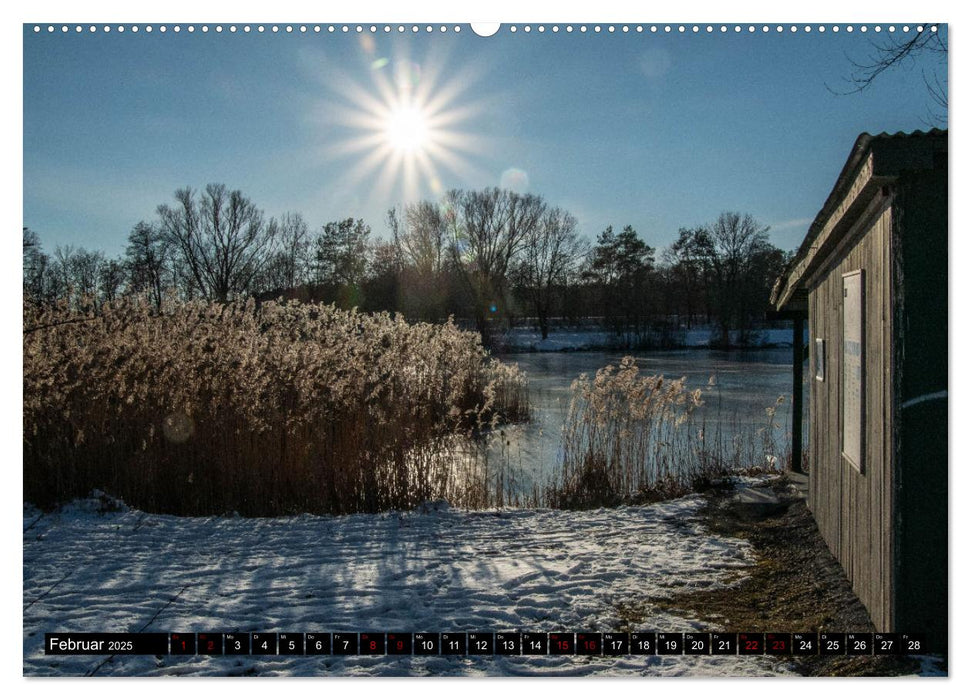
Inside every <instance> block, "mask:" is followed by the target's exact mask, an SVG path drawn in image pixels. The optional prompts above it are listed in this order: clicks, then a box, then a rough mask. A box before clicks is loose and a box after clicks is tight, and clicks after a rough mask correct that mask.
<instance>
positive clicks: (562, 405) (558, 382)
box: [487, 348, 792, 492]
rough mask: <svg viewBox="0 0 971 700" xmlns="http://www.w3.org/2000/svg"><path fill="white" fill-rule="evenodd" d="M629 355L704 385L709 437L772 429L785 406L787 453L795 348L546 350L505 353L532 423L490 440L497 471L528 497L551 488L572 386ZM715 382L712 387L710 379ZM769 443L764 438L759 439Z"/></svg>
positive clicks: (703, 415)
mask: <svg viewBox="0 0 971 700" xmlns="http://www.w3.org/2000/svg"><path fill="white" fill-rule="evenodd" d="M625 354H630V355H632V356H633V357H635V358H636V360H637V365H638V367H639V368H640V369H641V371H642V372H643V373H645V374H648V375H653V374H660V375H664V377H666V378H670V379H679V378H681V377H686V378H687V385H688V388H689V389H694V388H698V387H701V388H702V389H703V391H704V401H705V405H704V406H703V407H701V409H699V410H700V413H699V415H698V416H697V418H698V420H703V421H704V423H705V426H706V432H707V434H708V435H709V436H713V435H716V434H718V431H719V429H720V430H721V434H722V436H723V439H725V440H731V438H732V436H733V435H735V434H737V433H739V432H740V430H739V429H742V431H743V432H751V433H753V434H754V433H755V431H759V430H761V429H763V428H766V427H767V426H768V425H769V417H768V416H767V414H766V410H765V409H766V408H767V407H771V406H775V405H776V402H777V400H778V399H779V397H780V396H784V397H785V400H784V402H783V403H782V404H781V405H779V406H778V411H777V413H776V415H775V423H776V425H777V427H776V428H775V429H773V431H772V433H773V435H772V439H773V441H774V442H775V443H776V444H777V445H778V446H779V449H780V450H781V449H783V445H784V444H785V442H786V440H787V435H788V432H789V421H790V415H791V413H790V412H791V393H792V365H791V362H792V350H790V349H788V348H785V349H766V350H728V351H723V350H696V349H691V350H668V351H651V352H630V353H623V352H567V353H558V352H544V353H514V354H507V355H502V356H500V359H502V360H503V361H504V362H508V363H516V364H518V365H519V367H520V368H521V369H523V370H524V371H525V372H526V374H527V375H528V377H529V391H530V405H531V409H532V421H531V422H530V423H528V424H524V425H515V426H506V427H505V428H504V429H503V430H502V431H501V432H497V433H495V434H492V435H491V436H490V437H489V438H488V450H487V455H488V460H489V465H490V469H506V470H508V471H510V472H512V473H513V474H515V477H514V478H515V479H517V481H518V482H519V485H520V488H521V490H522V491H523V492H528V491H529V490H530V489H531V488H532V487H533V485H534V484H544V483H546V482H547V481H548V480H549V478H551V477H552V476H553V475H554V474H555V473H557V472H558V470H559V468H560V465H561V462H562V446H561V433H562V429H563V424H564V421H565V419H566V417H567V412H568V410H569V406H570V396H571V392H570V385H571V383H572V382H573V380H574V379H576V378H577V377H578V376H579V375H580V374H581V373H587V374H588V375H590V376H591V377H592V376H593V375H594V374H596V372H597V370H598V369H600V368H602V367H605V366H607V365H614V366H617V365H618V364H619V363H620V360H621V358H622V357H623V356H624V355H625ZM712 381H713V383H712V384H711V385H709V382H712ZM759 439H760V440H761V437H760V438H759Z"/></svg>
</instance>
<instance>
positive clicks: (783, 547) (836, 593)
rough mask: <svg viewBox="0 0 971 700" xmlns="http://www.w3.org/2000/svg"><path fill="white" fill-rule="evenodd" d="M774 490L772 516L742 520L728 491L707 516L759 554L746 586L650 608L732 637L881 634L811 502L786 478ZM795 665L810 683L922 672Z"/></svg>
mask: <svg viewBox="0 0 971 700" xmlns="http://www.w3.org/2000/svg"><path fill="white" fill-rule="evenodd" d="M769 485H770V487H771V488H772V489H773V491H775V493H776V494H777V495H778V496H779V498H780V501H781V504H780V507H779V509H778V510H777V512H775V513H774V514H770V515H765V514H761V515H753V514H751V513H746V512H740V509H737V508H733V507H732V505H731V495H732V493H733V491H732V490H730V489H726V488H722V489H715V490H712V491H709V492H708V493H707V494H706V497H707V501H708V504H707V505H706V506H705V507H704V508H703V509H702V511H701V515H702V517H703V519H704V523H705V526H706V527H707V528H708V529H709V530H710V531H711V532H712V534H716V535H729V536H733V537H739V538H742V539H745V540H748V541H749V542H750V543H751V544H752V546H753V547H754V549H755V553H756V564H755V565H754V566H752V567H751V569H750V570H749V571H747V572H745V573H744V574H743V575H745V576H746V578H745V579H744V580H743V581H742V582H741V583H740V585H739V586H738V587H734V588H731V589H721V590H708V591H698V592H691V591H688V592H675V593H673V594H672V595H671V596H670V597H667V598H664V599H661V600H652V601H651V603H652V606H653V607H655V608H660V609H663V610H667V611H669V612H671V613H676V614H688V615H690V616H691V617H693V618H697V619H703V620H706V621H708V622H711V623H713V624H716V625H718V626H719V627H722V628H724V629H726V630H730V631H746V630H753V631H773V632H822V631H831V632H874V631H876V630H875V629H874V627H873V623H872V622H871V621H870V617H869V615H868V613H867V611H866V608H865V607H864V606H863V604H862V603H861V602H860V600H859V598H857V596H856V594H855V593H854V592H853V589H852V588H851V586H850V582H849V581H848V580H847V578H846V575H845V574H844V573H843V570H842V568H841V567H840V565H839V563H838V562H837V561H836V559H835V558H834V557H833V556H832V554H831V553H830V551H829V549H827V547H826V544H825V542H824V541H823V539H822V537H821V536H820V534H819V531H818V530H817V528H816V524H815V521H814V520H813V517H812V514H811V513H810V512H809V509H808V508H807V507H806V504H805V502H804V501H803V500H802V498H801V497H800V496H799V494H798V493H797V492H796V490H795V489H794V488H793V487H792V486H791V485H790V484H789V482H788V480H787V479H786V478H785V477H779V478H778V479H775V480H773V481H772V482H771V484H769ZM793 662H794V664H795V667H796V670H797V671H798V672H799V673H802V674H804V675H808V676H896V675H902V674H912V673H916V672H918V671H919V670H920V666H921V664H920V661H919V660H917V659H914V658H908V657H891V656H872V657H858V656H846V657H833V656H815V657H802V658H800V657H794V658H793ZM944 663H945V664H946V659H945V661H944ZM945 669H946V666H945V668H944V669H941V670H945ZM945 672H946V670H945Z"/></svg>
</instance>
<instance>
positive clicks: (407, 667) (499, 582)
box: [23, 496, 791, 676]
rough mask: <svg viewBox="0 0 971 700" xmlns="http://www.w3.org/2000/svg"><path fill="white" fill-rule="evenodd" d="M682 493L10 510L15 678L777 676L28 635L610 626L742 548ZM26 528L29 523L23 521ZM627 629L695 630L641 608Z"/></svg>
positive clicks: (643, 663) (725, 662)
mask: <svg viewBox="0 0 971 700" xmlns="http://www.w3.org/2000/svg"><path fill="white" fill-rule="evenodd" d="M702 503H703V500H702V499H701V498H700V497H697V496H694V497H687V498H682V499H679V500H676V501H669V502H666V503H659V504H655V505H651V506H647V507H641V508H619V509H613V510H606V509H605V510H595V511H586V512H566V511H549V510H535V511H502V512H498V513H497V512H491V511H490V512H465V511H458V510H454V509H450V508H448V507H447V506H441V507H438V508H431V509H425V512H423V511H415V512H407V513H388V514H380V515H352V516H343V517H317V516H309V515H304V516H297V517H288V518H263V519H261V518H257V519H249V518H233V517H212V518H182V517H173V516H160V515H150V514H146V513H142V512H139V511H136V510H130V509H123V510H122V511H120V512H114V513H99V512H98V508H97V501H94V500H92V501H81V502H77V503H75V504H73V505H71V506H70V507H68V508H66V509H64V510H63V511H61V512H59V513H56V514H50V515H43V516H41V514H40V513H39V512H38V511H36V510H34V509H33V508H31V507H29V506H26V507H25V508H24V528H25V531H24V535H23V556H24V592H23V606H24V629H23V635H24V636H23V642H24V646H23V653H24V666H23V668H24V673H25V674H26V675H86V674H88V673H91V672H95V671H96V673H97V675H145V676H158V675H234V676H235V675H348V676H350V675H733V676H749V675H751V676H754V675H782V674H789V673H791V671H790V670H789V669H788V667H787V666H786V664H785V663H784V662H781V661H777V660H773V659H772V658H770V657H746V656H728V657H670V656H660V657H659V656H652V657H636V656H628V657H616V658H615V657H596V658H592V657H583V656H571V657H566V656H550V657H517V658H511V657H464V658H457V657H444V656H440V657H388V656H381V657H361V656H355V657H334V656H325V657H310V656H307V657H288V656H280V657H266V656H253V657H204V656H196V657H175V656H172V657H154V656H148V657H126V656H118V657H114V658H113V659H110V660H108V661H106V658H107V657H105V656H75V657H71V656H44V654H43V638H44V633H45V632H55V631H58V632H94V631H100V632H137V631H146V632H153V631H155V632H175V631H186V632H203V631H211V632H231V631H244V632H246V631H265V632H312V631H320V632H333V631H349V632H363V631H381V632H384V631H403V632H420V631H428V632H440V631H450V630H451V631H503V630H507V631H514V630H523V631H570V632H573V631H584V630H588V631H611V630H615V629H617V628H618V626H619V624H620V620H619V618H618V616H617V608H616V606H617V605H621V604H624V603H643V602H645V601H646V600H647V599H648V598H650V597H652V596H663V595H665V594H667V593H670V592H671V591H673V590H678V589H685V588H692V589H699V588H706V587H716V586H724V585H730V584H729V580H730V579H731V578H732V575H733V574H734V575H735V576H734V577H735V578H736V579H737V576H738V570H739V569H740V568H742V567H745V566H747V565H749V564H750V563H751V562H752V552H751V548H750V546H749V545H748V544H747V543H746V542H744V541H742V540H736V539H731V538H725V537H714V536H712V535H710V534H707V533H705V532H704V531H703V529H702V527H701V523H700V522H699V520H698V517H697V510H698V508H699V506H701V504H702ZM38 518H39V519H38ZM638 629H641V630H644V631H648V630H650V631H671V632H679V631H691V630H709V631H710V630H712V628H711V626H710V625H703V624H702V623H699V622H695V621H692V620H686V619H682V618H679V617H673V616H671V615H667V614H663V613H657V614H654V615H650V616H649V618H648V619H646V620H645V621H644V622H643V623H642V624H640V625H638Z"/></svg>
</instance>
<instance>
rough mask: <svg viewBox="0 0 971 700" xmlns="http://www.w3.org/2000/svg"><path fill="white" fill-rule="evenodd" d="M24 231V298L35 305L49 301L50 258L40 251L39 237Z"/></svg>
mask: <svg viewBox="0 0 971 700" xmlns="http://www.w3.org/2000/svg"><path fill="white" fill-rule="evenodd" d="M23 230H24V251H23V254H24V270H23V273H24V298H25V299H29V300H31V301H33V302H35V303H40V302H43V301H50V298H49V293H50V289H49V288H50V284H49V278H50V273H51V264H50V263H51V260H50V257H49V256H48V255H47V254H46V253H45V252H44V251H43V250H42V249H41V245H40V236H38V235H37V234H36V233H35V232H34V231H31V230H30V229H29V228H27V227H26V226H24V227H23Z"/></svg>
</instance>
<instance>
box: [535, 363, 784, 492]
mask: <svg viewBox="0 0 971 700" xmlns="http://www.w3.org/2000/svg"><path fill="white" fill-rule="evenodd" d="M713 385H714V378H712V380H711V382H710V383H709V387H708V389H709V393H711V391H713V390H714V386H713ZM572 391H573V396H572V399H571V403H570V408H569V412H568V415H567V419H566V424H565V426H564V430H563V464H562V471H561V473H560V474H559V475H558V479H557V480H556V481H555V482H553V483H551V484H549V485H548V487H547V488H546V489H545V492H544V494H543V496H542V499H541V500H542V501H543V502H544V503H545V504H546V505H548V506H550V507H555V508H595V507H610V506H616V505H620V504H624V503H642V502H648V501H656V500H662V499H665V498H673V497H676V496H679V495H682V494H685V493H688V492H691V491H697V490H701V489H703V488H705V487H706V486H707V485H709V484H710V483H712V481H713V480H715V479H717V478H719V477H721V476H724V475H726V474H730V473H738V472H742V471H747V470H762V469H775V468H778V467H779V466H781V465H780V460H779V459H778V458H777V456H776V455H778V454H780V452H781V453H782V454H785V451H784V449H783V450H780V447H779V445H778V444H777V435H776V432H777V430H776V429H777V427H778V426H777V424H776V423H775V422H774V418H775V414H776V410H777V408H778V405H780V404H781V403H782V402H783V401H784V397H779V401H778V402H777V404H776V405H775V406H773V407H770V408H769V409H766V422H765V424H764V425H763V426H761V427H759V428H754V427H753V426H752V425H744V424H742V423H741V422H740V421H735V422H733V421H729V422H728V426H727V428H726V427H723V422H722V421H718V422H717V423H716V424H715V427H714V428H712V429H711V430H708V428H707V424H706V421H705V418H704V416H703V415H702V413H703V412H702V411H701V410H700V409H701V407H702V406H704V404H705V397H706V394H705V391H704V390H703V389H702V388H700V387H699V388H695V389H690V388H689V387H688V386H686V383H685V379H684V378H680V379H674V380H671V379H665V378H664V377H663V376H648V375H644V374H642V373H641V372H640V371H639V370H638V368H637V365H636V364H635V361H634V358H632V357H625V358H623V360H622V361H621V363H620V365H619V366H618V367H614V366H612V365H609V366H607V367H604V368H603V369H600V370H598V371H597V373H596V375H595V376H594V377H593V378H592V379H591V378H590V377H588V376H587V375H585V374H584V375H580V377H579V378H578V379H577V380H576V381H574V382H573V385H572Z"/></svg>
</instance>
